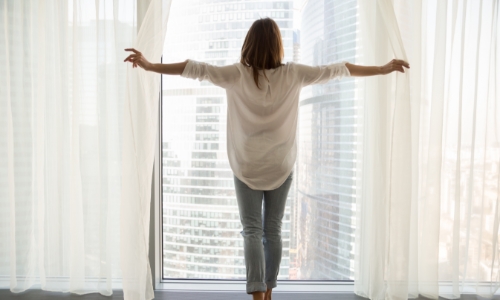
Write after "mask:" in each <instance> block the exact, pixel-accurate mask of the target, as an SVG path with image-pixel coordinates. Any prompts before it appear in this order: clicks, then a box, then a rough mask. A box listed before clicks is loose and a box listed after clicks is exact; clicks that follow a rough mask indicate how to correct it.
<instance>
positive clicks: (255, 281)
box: [234, 171, 293, 294]
mask: <svg viewBox="0 0 500 300" xmlns="http://www.w3.org/2000/svg"><path fill="white" fill-rule="evenodd" d="M292 179H293V171H292V172H291V173H290V175H289V176H288V178H287V179H286V180H285V182H284V183H283V184H282V185H281V186H280V187H279V188H277V189H275V190H271V191H258V190H252V189H251V188H249V187H248V186H247V185H246V184H245V183H243V182H242V181H241V180H239V179H238V178H237V177H236V176H234V186H235V190H236V198H237V200H238V208H239V211H240V220H241V224H242V225H243V230H242V231H241V232H240V233H241V235H242V236H243V240H244V244H243V245H244V246H243V247H244V254H245V267H246V279H247V285H246V289H247V294H251V293H254V292H266V290H267V289H272V288H275V287H276V285H277V283H276V281H277V278H278V272H279V269H280V263H281V252H282V249H283V243H282V239H281V224H282V219H283V215H284V213H285V205H286V199H287V196H288V191H289V190H290V186H291V183H292ZM262 200H264V201H262ZM262 202H264V205H262ZM262 207H263V208H264V211H262Z"/></svg>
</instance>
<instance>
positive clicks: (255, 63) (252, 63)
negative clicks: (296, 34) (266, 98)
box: [240, 18, 284, 88]
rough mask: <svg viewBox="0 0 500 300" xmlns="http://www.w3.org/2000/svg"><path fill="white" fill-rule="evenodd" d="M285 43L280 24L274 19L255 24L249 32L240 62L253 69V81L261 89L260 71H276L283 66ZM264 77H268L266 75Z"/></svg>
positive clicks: (257, 21) (266, 19)
mask: <svg viewBox="0 0 500 300" xmlns="http://www.w3.org/2000/svg"><path fill="white" fill-rule="evenodd" d="M283 54H284V53H283V43H282V41H281V33H280V29H279V27H278V24H276V22H274V20H273V19H270V18H265V19H259V20H256V21H255V22H253V24H252V26H251V27H250V29H249V30H248V33H247V36H246V37H245V42H243V47H241V60H240V62H241V63H242V64H243V65H245V66H247V67H252V69H253V79H254V81H255V84H256V85H257V87H258V88H260V87H259V70H265V69H274V68H277V67H279V66H281V65H282V64H281V59H282V57H283ZM264 77H266V79H267V76H266V74H265V73H264Z"/></svg>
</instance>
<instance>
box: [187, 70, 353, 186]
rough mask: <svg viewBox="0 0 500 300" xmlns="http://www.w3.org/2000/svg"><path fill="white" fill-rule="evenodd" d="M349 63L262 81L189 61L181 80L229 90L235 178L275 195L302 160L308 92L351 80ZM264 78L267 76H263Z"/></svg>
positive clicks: (278, 73)
mask: <svg viewBox="0 0 500 300" xmlns="http://www.w3.org/2000/svg"><path fill="white" fill-rule="evenodd" d="M345 64H346V63H345V62H342V63H337V64H331V65H326V66H314V67H311V66H307V65H302V64H297V63H292V62H289V63H287V64H285V65H283V66H281V67H278V68H276V69H270V70H265V71H264V72H265V74H266V76H267V78H268V80H269V81H268V80H266V78H265V77H264V76H259V85H260V89H259V88H258V87H257V85H256V84H255V82H254V79H253V73H252V68H251V67H247V66H244V65H242V64H241V63H235V64H233V65H229V66H223V67H219V66H213V65H210V64H207V63H203V62H197V61H194V60H188V63H187V65H186V67H185V69H184V72H183V73H182V75H181V76H183V77H188V78H192V79H199V80H200V81H202V80H208V81H210V82H211V83H213V84H214V85H217V86H220V87H222V88H224V89H226V94H227V155H228V158H229V164H230V165H231V169H232V170H233V172H234V175H235V176H236V177H237V178H238V179H240V180H241V181H243V182H244V183H245V184H246V185H248V186H249V187H250V188H251V189H254V190H264V191H268V190H274V189H277V188H278V187H280V186H281V184H283V182H285V180H286V179H287V177H288V175H290V173H291V171H292V168H293V165H294V163H295V159H296V156H297V143H296V140H295V137H296V131H297V118H298V107H299V95H300V90H301V89H302V87H304V86H307V85H310V84H319V83H325V82H327V81H329V80H331V79H333V78H341V77H344V76H350V73H349V70H348V69H347V67H346V66H345ZM261 73H262V71H261Z"/></svg>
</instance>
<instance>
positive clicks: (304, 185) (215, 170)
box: [162, 0, 356, 280]
mask: <svg viewBox="0 0 500 300" xmlns="http://www.w3.org/2000/svg"><path fill="white" fill-rule="evenodd" d="M296 6H297V5H296ZM300 7H301V6H300ZM293 8H294V2H293V1H255V2H251V1H249V2H245V3H244V4H242V3H239V4H235V3H234V1H230V0H227V1H208V0H207V1H194V0H189V1H187V0H183V1H173V3H172V11H171V14H170V20H169V29H168V31H167V38H166V43H165V47H164V55H163V61H164V62H166V63H168V62H179V61H184V60H185V59H187V58H190V59H195V60H198V61H205V62H208V63H211V64H214V65H228V64H233V63H235V62H237V61H239V57H240V50H241V46H242V43H243V40H244V38H245V35H246V32H247V31H248V28H249V27H250V25H251V24H252V22H253V21H254V20H255V19H258V18H260V17H266V16H270V17H271V16H272V17H273V18H274V19H275V21H276V22H277V23H278V25H279V26H280V28H281V33H282V37H283V44H284V46H285V62H287V61H296V62H299V59H300V58H301V57H302V60H301V61H300V62H301V63H305V64H309V65H317V64H327V63H333V62H338V61H342V60H349V61H351V62H352V61H353V60H354V57H355V38H356V37H355V34H356V1H332V0H325V1H309V4H308V5H306V6H305V8H304V9H303V10H302V11H301V12H297V11H294V9H293ZM294 18H295V19H294ZM299 25H300V27H299ZM294 26H295V27H294ZM301 36H302V39H301V38H300V37H301ZM301 40H302V44H300V41H301ZM162 89H163V99H162V101H163V111H162V114H163V123H162V126H163V147H162V149H163V150H162V156H163V157H162V161H163V162H162V165H163V184H162V189H163V217H164V219H163V220H164V221H163V277H164V278H209V279H240V280H244V279H245V276H246V275H245V274H246V271H245V264H244V260H243V237H242V236H241V235H240V231H241V230H242V226H241V223H240V219H239V213H238V206H237V202H236V197H235V192H234V185H233V173H232V171H231V168H230V166H229V162H228V160H227V154H226V114H227V111H226V109H227V107H226V95H225V91H224V90H223V89H220V88H218V87H215V86H213V85H212V84H210V83H208V82H199V81H195V80H191V79H185V78H181V77H179V76H164V78H163V87H162ZM355 118H356V115H355V109H354V81H353V79H343V80H342V81H332V82H330V83H328V84H325V85H317V86H312V87H310V88H307V89H304V90H303V95H302V96H301V101H300V110H299V119H300V122H299V127H298V144H299V153H298V158H297V163H296V166H295V174H296V176H295V180H294V183H293V186H292V188H291V190H290V193H289V195H288V201H287V207H286V211H285V216H284V219H283V227H282V229H283V232H282V239H283V255H282V262H281V268H280V272H279V276H278V279H279V280H286V279H294V280H297V279H298V280H350V279H352V274H353V272H352V269H353V267H352V266H353V264H352V258H353V242H354V236H353V234H354V227H353V215H352V214H353V207H354V205H355V195H354V194H355V192H354V191H355V181H354V180H353V177H354V162H355V155H356V153H355V147H354V145H355V143H356V136H355V130H354V128H355Z"/></svg>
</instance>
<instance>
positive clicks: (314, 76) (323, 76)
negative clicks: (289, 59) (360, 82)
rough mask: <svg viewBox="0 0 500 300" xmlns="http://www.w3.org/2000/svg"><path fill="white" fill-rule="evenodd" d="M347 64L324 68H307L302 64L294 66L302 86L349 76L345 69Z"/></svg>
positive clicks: (347, 70) (331, 65)
mask: <svg viewBox="0 0 500 300" xmlns="http://www.w3.org/2000/svg"><path fill="white" fill-rule="evenodd" d="M346 63H347V62H345V61H344V62H341V63H335V64H329V65H324V66H307V65H303V64H296V70H297V76H298V78H299V81H300V82H301V83H302V86H307V85H311V84H321V83H326V82H328V81H329V80H332V79H334V78H338V79H340V78H342V77H348V76H351V73H350V72H349V69H347V67H346V65H345V64H346Z"/></svg>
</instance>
